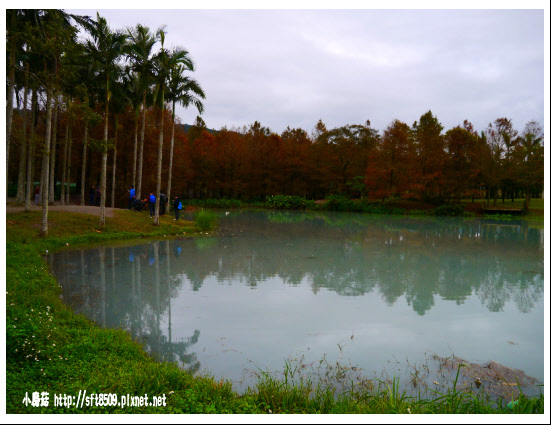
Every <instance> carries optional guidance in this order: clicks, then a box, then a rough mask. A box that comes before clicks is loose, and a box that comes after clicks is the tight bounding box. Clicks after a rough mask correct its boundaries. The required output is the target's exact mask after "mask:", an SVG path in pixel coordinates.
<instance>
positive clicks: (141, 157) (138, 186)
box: [136, 91, 145, 199]
mask: <svg viewBox="0 0 551 425" xmlns="http://www.w3.org/2000/svg"><path fill="white" fill-rule="evenodd" d="M144 138H145V91H144V93H143V105H142V134H141V136H140V158H139V163H138V185H137V186H136V196H137V197H138V199H142V198H141V197H142V168H143V142H144Z"/></svg>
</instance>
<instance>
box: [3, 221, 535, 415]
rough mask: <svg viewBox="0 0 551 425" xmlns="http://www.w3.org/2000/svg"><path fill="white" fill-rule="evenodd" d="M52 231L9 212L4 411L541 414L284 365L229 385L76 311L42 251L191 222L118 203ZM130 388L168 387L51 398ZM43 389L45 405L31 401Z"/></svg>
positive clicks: (193, 231) (189, 231)
mask: <svg viewBox="0 0 551 425" xmlns="http://www.w3.org/2000/svg"><path fill="white" fill-rule="evenodd" d="M49 220H50V229H49V236H48V237H46V238H40V237H39V236H38V235H39V230H40V212H32V213H17V214H8V215H7V223H6V224H7V226H6V239H7V240H6V412H7V413H10V414H11V413H126V414H128V413H331V414H332V413H409V412H411V413H515V412H519V413H543V395H542V396H540V397H538V398H533V399H526V398H523V397H520V398H519V399H518V400H519V401H518V402H517V404H516V405H515V406H514V407H513V408H512V409H510V408H508V407H507V405H506V404H504V403H502V404H501V405H497V406H496V405H495V403H492V402H489V401H487V400H481V399H477V398H473V396H469V395H463V393H458V392H448V393H443V394H442V395H441V396H440V398H437V400H436V401H429V400H426V399H423V398H415V399H413V398H409V397H406V396H405V394H401V393H399V391H398V389H397V388H398V385H397V383H396V384H395V385H392V386H387V384H386V383H380V385H379V386H378V387H375V388H371V387H369V388H363V387H355V388H352V389H350V390H348V391H347V392H341V393H338V392H337V391H336V390H335V387H334V386H333V385H332V384H331V383H329V384H327V385H321V384H320V382H319V381H317V380H316V379H314V378H309V377H306V378H300V379H299V380H298V381H297V380H296V379H295V378H296V369H294V368H293V367H292V366H291V365H289V364H286V369H285V371H284V375H283V377H281V376H278V375H276V374H275V373H270V372H269V371H264V372H262V373H261V374H260V375H261V376H260V378H259V379H258V382H257V385H256V386H255V387H254V388H251V389H249V391H247V392H246V393H245V394H238V393H237V392H235V391H234V390H233V389H232V384H231V383H230V382H227V381H224V380H218V379H216V378H215V377H212V376H209V375H196V376H192V375H191V374H189V373H188V372H186V371H183V370H181V369H179V368H178V367H177V365H176V364H170V363H159V362H157V361H155V360H154V359H153V358H152V357H150V356H148V355H147V354H146V352H145V351H144V350H143V348H142V346H141V345H139V344H137V343H135V342H133V341H132V339H131V337H130V335H129V334H127V333H126V332H124V331H122V330H113V329H101V328H99V327H97V326H96V325H94V324H93V323H91V322H90V321H89V320H88V319H86V318H85V317H84V316H82V315H78V314H75V313H74V312H73V311H72V310H71V309H69V308H68V307H67V306H66V305H65V304H63V302H62V301H61V299H60V294H61V290H60V287H59V285H58V283H57V282H56V280H55V279H54V278H53V277H52V275H51V274H50V273H49V271H48V266H47V264H46V261H45V260H44V257H43V255H44V254H45V253H46V252H47V251H50V252H53V251H55V250H58V249H61V248H64V247H65V248H66V247H67V244H69V247H71V246H75V245H79V244H93V243H98V242H106V241H113V240H121V239H123V240H125V239H126V240H131V239H136V238H144V237H165V236H166V237H169V236H173V235H176V234H180V235H181V234H182V233H184V232H185V233H186V235H188V236H195V235H197V234H198V233H199V232H198V229H197V228H196V227H195V225H194V223H192V222H187V221H183V220H182V221H179V222H178V223H177V224H175V223H174V222H173V221H172V217H169V216H165V217H161V220H160V226H154V225H153V224H152V220H151V219H149V217H148V215H147V214H145V213H143V214H140V213H136V212H133V211H127V210H120V211H117V214H116V217H115V218H108V219H107V226H106V227H105V229H103V230H101V233H99V232H98V230H99V229H98V227H97V224H98V221H99V220H98V217H97V216H89V215H85V214H69V213H54V212H51V213H50V214H49ZM84 390H85V391H86V392H87V394H88V395H90V394H91V393H97V394H116V395H117V396H118V399H119V400H120V399H121V396H122V395H123V394H124V395H126V394H129V395H131V396H145V395H146V394H147V395H148V397H149V399H150V400H151V397H152V396H163V395H164V396H166V403H167V404H166V406H165V407H139V406H130V407H126V408H124V409H123V408H120V407H118V406H101V407H100V406H86V405H84V407H83V408H75V407H74V406H73V407H67V406H61V405H58V406H55V405H54V404H55V403H54V402H55V397H54V396H55V395H62V394H65V395H70V396H74V397H78V395H79V391H82V392H83V391H84ZM43 392H47V393H48V397H49V404H48V406H38V407H34V406H33V405H31V404H28V403H27V404H25V403H24V402H23V401H24V399H25V397H26V396H28V397H29V399H30V400H32V398H33V393H37V394H40V393H43Z"/></svg>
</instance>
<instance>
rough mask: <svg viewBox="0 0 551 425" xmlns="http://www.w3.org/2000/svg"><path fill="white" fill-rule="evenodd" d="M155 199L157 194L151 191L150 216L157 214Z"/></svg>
mask: <svg viewBox="0 0 551 425" xmlns="http://www.w3.org/2000/svg"><path fill="white" fill-rule="evenodd" d="M155 201H156V199H155V195H153V192H149V218H152V217H153V216H154V215H155Z"/></svg>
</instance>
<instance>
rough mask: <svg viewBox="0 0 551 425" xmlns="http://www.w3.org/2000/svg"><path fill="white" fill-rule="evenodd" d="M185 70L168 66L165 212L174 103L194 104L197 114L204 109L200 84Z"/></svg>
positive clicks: (184, 105) (168, 197)
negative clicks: (169, 120)
mask: <svg viewBox="0 0 551 425" xmlns="http://www.w3.org/2000/svg"><path fill="white" fill-rule="evenodd" d="M186 70H187V68H186V66H185V65H184V64H178V65H176V66H173V67H171V68H170V72H169V81H168V85H167V101H169V102H172V134H171V137H170V157H169V164H168V185H167V195H166V196H167V199H168V200H169V202H168V203H167V205H166V207H167V212H170V205H171V203H170V199H171V197H170V195H171V190H172V162H173V156H174V128H175V121H176V103H180V104H181V105H182V106H183V107H184V108H188V107H189V106H195V107H196V108H197V111H198V112H199V114H202V113H203V111H204V106H203V102H202V101H201V99H205V92H204V91H203V89H202V88H201V86H200V84H199V83H198V82H197V81H196V80H195V79H193V78H191V77H188V76H185V75H184V72H185V71H186Z"/></svg>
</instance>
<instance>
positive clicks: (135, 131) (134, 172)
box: [132, 113, 140, 188]
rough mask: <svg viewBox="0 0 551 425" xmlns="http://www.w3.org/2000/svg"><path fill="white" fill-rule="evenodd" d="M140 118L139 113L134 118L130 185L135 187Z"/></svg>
mask: <svg viewBox="0 0 551 425" xmlns="http://www.w3.org/2000/svg"><path fill="white" fill-rule="evenodd" d="M139 120H140V116H139V113H138V114H137V115H136V116H135V118H134V162H133V164H134V165H133V167H132V186H134V188H136V165H137V162H138V123H139Z"/></svg>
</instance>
